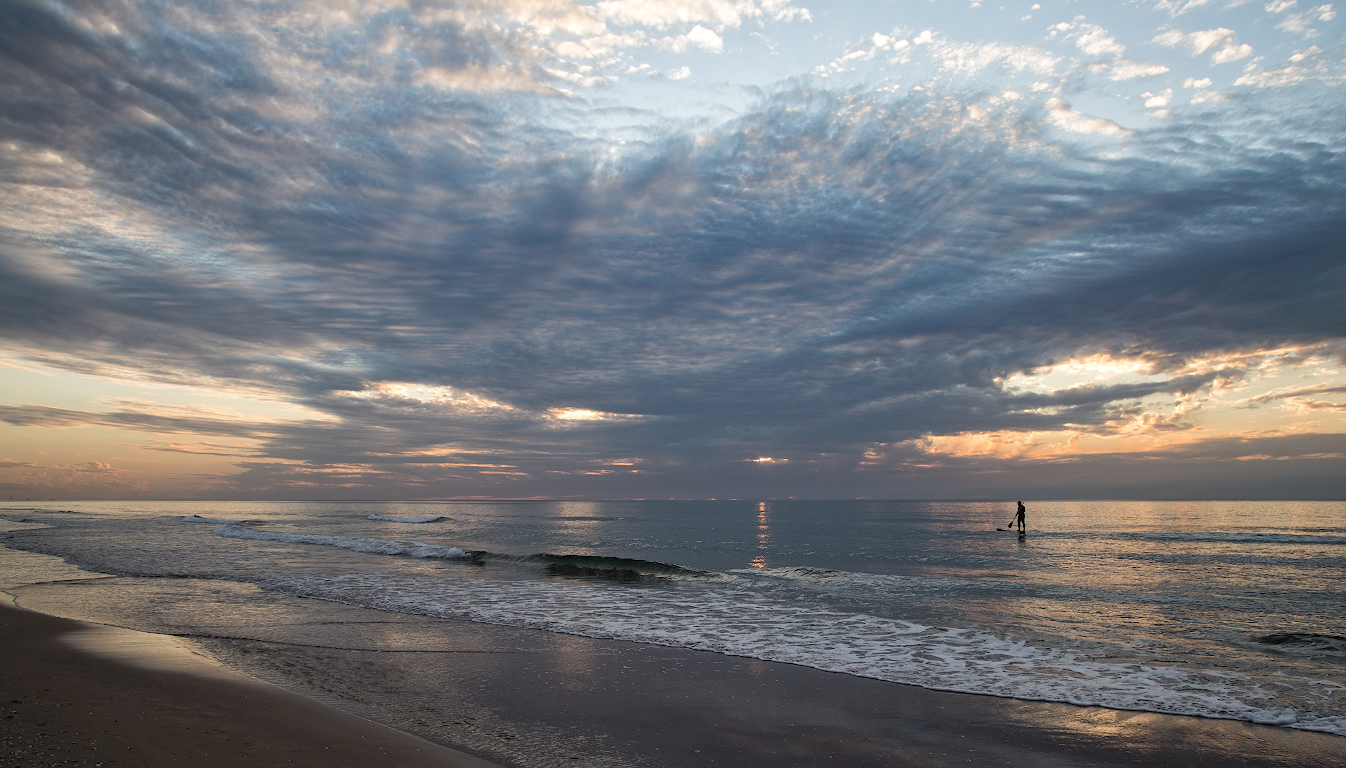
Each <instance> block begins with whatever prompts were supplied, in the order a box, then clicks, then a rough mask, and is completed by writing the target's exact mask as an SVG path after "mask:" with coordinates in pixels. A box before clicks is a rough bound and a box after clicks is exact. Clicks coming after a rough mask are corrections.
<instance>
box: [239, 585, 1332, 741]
mask: <svg viewBox="0 0 1346 768" xmlns="http://www.w3.org/2000/svg"><path fill="white" fill-rule="evenodd" d="M262 586H264V587H266V588H269V589H276V590H278V591H281V592H285V593H287V594H292V595H295V596H299V597H314V598H321V599H326V600H334V601H337V602H343V603H349V604H354V605H360V606H363V607H367V608H375V609H382V610H393V611H399V612H404V613H415V614H422V615H428V616H438V617H443V618H457V619H467V620H470V621H476V622H482V623H488V624H500V625H506V626H517V627H527V628H532V629H541V630H547V631H552V632H561V633H565V634H573V635H580V636H585V637H595V638H607V639H615V640H627V641H633V642H642V643H651V644H656V645H667V646H676V647H684V648H692V649H696V650H705V651H712V652H716V653H723V654H727V655H733V656H744V657H750V658H757V659H763V660H767V661H777V662H784V663H790V664H798V665H801V666H807V667H812V668H816V669H821V670H826V671H830V672H840V673H844V674H850V675H855V676H858V677H869V678H874V679H878V680H886V681H889V682H895V683H904V684H908V685H917V686H921V687H924V688H929V689H933V690H943V691H956V692H962V693H975V694H984V695H993V696H1004V697H1011V698H1018V699H1027V700H1035V701H1053V702H1063V703H1069V704H1077V705H1081V706H1102V707H1109V708H1112V709H1123V710H1135V711H1148V712H1163V713H1170V714H1182V715H1198V716H1204V717H1215V718H1225V719H1238V720H1246V721H1250V722H1256V723H1266V724H1274V725H1282V726H1290V727H1294V728H1300V729H1307V730H1314V731H1323V732H1327V733H1335V734H1338V735H1344V736H1346V717H1342V715H1341V714H1340V713H1339V712H1338V711H1337V707H1336V705H1335V704H1334V701H1333V696H1335V695H1336V690H1335V689H1334V690H1327V688H1326V687H1323V686H1320V685H1310V684H1309V683H1310V681H1307V680H1302V681H1301V680H1297V679H1295V678H1293V677H1289V676H1284V677H1277V678H1276V679H1275V685H1276V686H1277V687H1280V686H1289V687H1291V688H1293V689H1294V690H1295V694H1294V698H1293V700H1287V699H1286V698H1285V697H1284V696H1283V695H1273V694H1271V693H1270V692H1269V691H1268V690H1267V689H1266V687H1265V683H1266V679H1264V678H1261V677H1258V676H1256V675H1249V674H1243V673H1241V672H1237V671H1231V670H1228V669H1216V668H1211V669H1202V668H1199V667H1195V666H1193V665H1189V664H1183V665H1172V664H1165V663H1163V661H1162V660H1159V659H1144V658H1140V657H1135V658H1126V657H1119V656H1118V653H1117V651H1118V648H1116V647H1113V646H1108V647H1106V648H1105V647H1103V646H1101V645H1100V646H1099V647H1098V648H1093V647H1053V646H1041V645H1037V644H1034V643H1033V642H1031V641H1029V640H1028V639H1024V638H1013V637H1006V636H1001V635H998V634H996V633H994V632H990V631H985V630H977V629H967V628H957V627H942V626H930V625H924V624H919V623H915V622H909V621H903V620H900V619H893V618H885V617H880V616H874V615H869V614H864V613H846V612H841V611H836V610H828V609H823V608H819V607H813V606H808V605H804V604H800V603H797V602H773V601H770V600H762V599H760V597H761V595H759V594H756V593H755V592H754V591H753V590H751V589H743V588H742V587H741V585H737V584H736V585H733V586H729V585H723V584H716V583H715V582H684V583H683V584H682V586H676V585H674V586H670V587H669V588H665V589H655V590H627V589H614V588H613V587H612V586H609V585H604V584H599V583H592V582H580V581H495V580H491V581H489V582H481V581H479V580H476V579H435V580H428V579H419V578H416V577H410V576H394V575H392V574H382V575H375V574H351V575H343V576H335V577H325V578H294V579H276V580H274V581H271V582H268V583H267V584H264V585H262Z"/></svg>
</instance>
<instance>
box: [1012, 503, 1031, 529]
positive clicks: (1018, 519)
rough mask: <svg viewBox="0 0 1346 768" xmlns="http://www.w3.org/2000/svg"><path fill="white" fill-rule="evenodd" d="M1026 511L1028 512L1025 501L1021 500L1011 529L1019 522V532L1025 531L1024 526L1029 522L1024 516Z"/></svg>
mask: <svg viewBox="0 0 1346 768" xmlns="http://www.w3.org/2000/svg"><path fill="white" fill-rule="evenodd" d="M1025 512H1027V510H1026V509H1024V503H1023V502H1022V501H1021V502H1019V511H1018V512H1015V513H1014V520H1013V521H1011V522H1010V529H1011V530H1012V529H1013V528H1014V526H1015V525H1016V524H1017V525H1018V526H1019V533H1023V532H1024V528H1025V526H1026V525H1027V524H1028V521H1027V520H1026V519H1025V518H1024V513H1025Z"/></svg>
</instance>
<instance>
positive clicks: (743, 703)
mask: <svg viewBox="0 0 1346 768" xmlns="http://www.w3.org/2000/svg"><path fill="white" fill-rule="evenodd" d="M463 629H464V631H466V632H472V631H473V630H475V629H477V628H476V627H472V626H468V627H463ZM492 629H498V628H492ZM510 631H514V632H522V630H510ZM534 634H545V633H534ZM576 640H583V647H582V648H581V647H580V646H579V645H576V646H573V647H566V646H565V645H564V642H563V643H562V645H559V646H554V647H553V650H552V651H551V652H549V653H546V652H544V653H526V654H516V655H512V656H509V657H508V658H506V659H503V660H502V659H500V658H493V659H492V660H491V661H492V663H493V664H494V666H492V667H490V668H489V671H490V674H491V675H493V676H494V677H495V678H496V679H494V680H493V681H492V682H493V687H494V688H495V689H496V690H497V691H500V692H503V693H502V694H501V696H500V698H499V699H498V700H497V701H496V702H495V704H496V705H497V706H496V713H497V715H498V716H500V717H502V718H506V719H508V720H510V721H512V722H514V723H516V724H520V725H523V726H525V727H527V724H529V723H533V724H536V725H539V726H547V727H552V728H556V727H562V728H564V727H566V726H567V725H571V724H574V723H588V724H590V726H591V727H592V726H594V725H595V724H597V728H598V730H600V731H602V732H603V733H605V734H606V735H607V737H608V738H609V740H610V741H613V742H622V743H624V744H625V745H627V746H628V747H633V748H635V749H637V750H639V751H640V752H641V753H643V755H644V756H645V757H646V760H644V761H643V762H647V763H648V764H651V765H704V764H721V765H726V764H727V765H736V766H769V765H775V766H779V765H798V766H806V765H818V764H822V763H826V764H828V765H857V766H859V765H914V766H926V765H929V766H936V765H1024V766H1037V765H1052V766H1085V765H1141V764H1144V765H1157V766H1164V765H1172V766H1239V765H1246V766H1328V765H1343V764H1346V740H1343V739H1340V738H1337V737H1333V736H1325V735H1321V734H1314V733H1306V732H1300V731H1293V730H1288V729H1284V728H1276V727H1270V726H1258V725H1251V724H1247V723H1241V722H1235V721H1221V720H1208V719H1201V718H1190V717H1176V716H1167V715H1157V714H1150V713H1127V712H1117V711H1112V710H1106V709H1100V708H1093V707H1072V706H1068V705H1058V704H1046V703H1034V702H1023V701H1015V700H1010V699H997V698H993V697H984V696H970V695H965V694H954V693H941V692H935V691H927V690H924V689H921V688H917V687H912V686H902V685H893V684H890V683H883V682H879V681H874V680H865V679H860V678H855V677H850V676H846V675H836V674H828V673H822V672H818V671H816V670H811V669H806V668H802V667H795V666H791V665H784V664H770V663H765V662H760V661H753V660H749V659H736V658H730V657H723V656H718V655H715V654H707V653H698V652H692V651H684V650H680V649H672V648H660V647H653V646H641V645H637V644H633V643H620V642H611V643H604V642H595V641H592V640H584V639H580V638H576ZM0 645H3V648H4V654H3V657H2V660H0V683H2V684H3V686H4V691H5V693H6V696H5V699H6V700H5V706H4V709H5V712H4V715H3V718H4V727H3V734H4V735H3V749H4V755H5V759H6V761H7V762H6V765H9V766H47V765H57V764H61V765H88V766H97V765H109V766H110V765H143V766H168V765H182V764H186V763H188V762H191V763H192V764H196V765H207V766H209V765H220V766H227V765H238V764H241V763H244V762H246V763H247V764H252V765H315V766H316V765H324V766H343V765H351V766H355V765H362V766H371V765H379V766H430V765H435V766H463V768H483V767H484V766H488V765H492V764H493V763H491V762H487V761H485V760H482V759H480V758H477V757H474V756H472V755H469V754H466V753H464V752H462V751H458V750H453V749H451V748H448V747H446V746H444V745H439V744H434V743H431V742H430V741H427V740H425V739H422V738H420V737H418V736H415V735H412V734H408V733H404V732H401V731H398V730H394V729H392V728H389V727H387V726H384V725H380V724H376V723H373V722H370V721H368V720H365V719H362V718H360V717H357V716H355V715H352V714H348V713H346V712H343V711H340V710H338V709H335V708H333V707H331V706H328V705H326V704H324V703H319V702H317V701H313V700H311V699H308V698H305V697H304V696H301V695H298V694H296V693H293V692H291V691H288V690H285V689H283V688H280V687H277V686H273V685H268V684H265V683H262V682H259V681H257V680H255V679H253V678H250V677H248V676H245V675H240V674H237V673H235V672H232V671H230V670H228V669H226V668H224V667H222V666H220V665H219V664H217V663H215V662H213V661H211V660H209V659H206V658H202V657H200V656H198V655H195V654H193V653H191V652H189V651H188V650H186V648H187V647H188V645H186V644H184V643H183V641H181V640H178V639H177V638H168V637H165V636H161V635H150V634H146V633H139V632H133V631H130V630H124V629H109V628H106V627H101V626H99V625H94V624H89V623H85V622H79V621H72V620H68V619H61V618H56V617H52V616H47V615H44V614H41V613H36V612H32V611H27V610H22V609H17V608H14V607H10V606H8V605H6V606H0ZM577 654H579V655H583V656H587V657H588V658H586V659H583V660H582V661H583V662H585V663H583V665H582V666H583V667H584V669H585V673H584V674H583V676H582V678H583V682H584V683H585V684H584V685H582V686H576V685H574V683H575V681H576V677H575V675H573V674H566V673H564V671H562V670H558V667H565V666H569V667H572V668H573V667H574V665H575V664H576V663H577V659H576V655H577ZM478 658H479V657H478ZM502 662H503V663H502ZM453 663H454V664H456V665H460V666H461V665H471V664H475V663H476V662H475V661H474V660H473V659H472V657H471V655H470V654H463V655H461V656H459V657H457V658H455V659H454V660H453ZM445 694H446V696H448V697H452V696H453V695H455V692H453V691H446V692H445ZM587 757H589V756H578V755H577V756H575V759H576V760H581V758H587ZM583 762H590V761H589V760H588V759H583Z"/></svg>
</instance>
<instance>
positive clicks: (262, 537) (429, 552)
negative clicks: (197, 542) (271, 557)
mask: <svg viewBox="0 0 1346 768" xmlns="http://www.w3.org/2000/svg"><path fill="white" fill-rule="evenodd" d="M212 533H214V534H215V535H216V536H224V537H225V538H230V539H248V540H251V541H280V542H284V543H286V544H317V545H321V546H327V547H338V548H340V549H348V550H351V551H353V552H364V553H367V554H377V555H406V556H408V557H423V558H438V559H442V560H469V559H472V558H473V556H474V553H472V552H468V551H466V550H463V549H460V548H458V547H445V546H441V545H439V544H426V543H425V542H421V541H401V540H397V539H371V538H363V537H355V536H324V535H320V534H311V533H276V532H273V531H259V530H256V529H254V528H246V527H243V526H241V525H237V524H234V523H225V524H223V525H219V526H216V528H215V529H214V531H212Z"/></svg>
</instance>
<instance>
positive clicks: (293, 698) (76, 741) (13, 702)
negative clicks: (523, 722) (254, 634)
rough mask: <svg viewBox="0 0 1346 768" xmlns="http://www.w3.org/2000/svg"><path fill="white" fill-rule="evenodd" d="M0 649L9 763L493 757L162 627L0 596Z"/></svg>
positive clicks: (397, 761) (454, 761)
mask: <svg viewBox="0 0 1346 768" xmlns="http://www.w3.org/2000/svg"><path fill="white" fill-rule="evenodd" d="M137 636H139V637H137ZM0 649H3V653H0V691H3V701H0V712H2V713H3V714H0V724H2V725H0V750H2V751H3V758H4V761H5V762H4V765H5V766H15V767H19V766H23V767H24V768H26V767H27V766H52V765H84V766H117V765H123V766H177V765H194V766H239V765H259V766H268V765H287V766H289V765H293V766H351V767H352V768H354V767H355V766H361V767H367V766H407V768H412V767H413V766H414V767H417V768H419V767H421V766H427V767H428V766H441V767H454V768H459V767H461V768H489V766H491V765H492V764H491V763H488V762H486V761H484V760H480V759H478V758H475V757H472V756H470V755H466V754H462V753H459V752H455V751H453V750H450V749H447V748H445V747H442V746H440V745H437V744H432V743H430V742H428V741H425V740H424V739H420V738H417V737H415V736H412V735H410V734H406V733H402V732H401V731H397V730H394V729H392V728H388V727H387V726H383V725H379V724H377V723H372V722H369V721H368V720H363V719H361V718H358V717H356V716H354V715H351V714H348V713H345V712H342V711H340V710H337V709H334V708H332V707H329V706H327V705H324V704H320V703H318V702H315V701H312V700H310V699H307V698H305V697H303V696H300V695H298V694H295V693H291V692H289V691H286V690H283V689H281V688H277V687H275V686H271V685H267V684H265V683H262V682H259V681H256V680H253V679H251V678H248V677H246V676H243V675H239V674H236V673H232V672H229V671H227V670H225V669H224V668H222V667H220V666H218V665H216V664H214V663H212V662H210V661H208V660H206V659H203V658H201V657H198V656H194V655H192V654H191V653H189V652H188V651H186V650H185V649H183V648H182V647H180V646H179V645H176V644H175V642H174V641H173V639H172V638H167V637H164V636H154V635H144V634H143V633H138V632H132V631H130V630H109V629H108V628H102V627H98V626H96V625H89V624H85V623H83V622H77V621H71V620H68V619H60V618H56V617H52V616H47V615H45V614H41V613H34V612H31V611H25V610H21V609H16V608H13V607H10V606H8V605H4V604H3V603H0Z"/></svg>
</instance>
